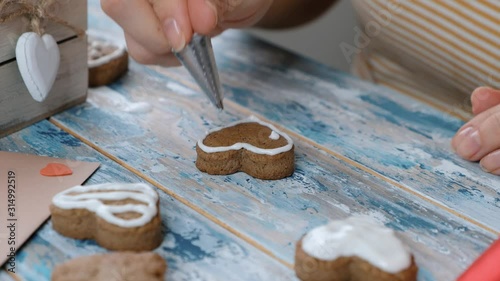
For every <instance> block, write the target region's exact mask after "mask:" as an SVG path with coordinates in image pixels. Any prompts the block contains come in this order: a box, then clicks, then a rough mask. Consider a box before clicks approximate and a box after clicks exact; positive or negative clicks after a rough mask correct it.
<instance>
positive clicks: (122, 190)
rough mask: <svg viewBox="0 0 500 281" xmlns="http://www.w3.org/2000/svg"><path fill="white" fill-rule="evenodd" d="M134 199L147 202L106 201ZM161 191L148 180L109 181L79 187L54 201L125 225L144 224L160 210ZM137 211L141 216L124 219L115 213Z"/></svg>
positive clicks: (56, 197)
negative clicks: (127, 182)
mask: <svg viewBox="0 0 500 281" xmlns="http://www.w3.org/2000/svg"><path fill="white" fill-rule="evenodd" d="M125 199H133V200H136V201H139V202H142V203H144V204H125V205H106V204H104V203H103V201H119V200H125ZM157 202H158V194H157V193H156V191H154V190H153V188H152V187H151V186H149V185H147V184H144V183H136V184H126V183H106V184H98V185H87V186H75V187H72V188H70V189H67V190H65V191H63V192H60V193H58V194H56V196H54V198H53V199H52V203H53V204H54V205H55V206H56V207H58V208H61V209H87V210H88V211H90V212H93V213H95V214H96V215H97V216H99V217H100V218H102V219H104V220H105V221H106V222H108V223H111V224H114V225H117V226H119V227H124V228H132V227H140V226H144V225H145V224H147V223H148V222H150V221H151V220H152V219H153V218H154V217H155V216H156V214H157V213H158V209H157V206H156V204H157ZM127 212H134V213H138V214H140V215H141V216H140V217H138V218H133V219H123V218H120V217H117V216H116V215H115V214H120V213H127Z"/></svg>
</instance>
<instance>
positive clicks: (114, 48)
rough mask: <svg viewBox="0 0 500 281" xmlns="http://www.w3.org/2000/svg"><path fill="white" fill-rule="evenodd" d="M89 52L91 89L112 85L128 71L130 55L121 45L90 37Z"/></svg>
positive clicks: (101, 38)
mask: <svg viewBox="0 0 500 281" xmlns="http://www.w3.org/2000/svg"><path fill="white" fill-rule="evenodd" d="M87 52H88V66H89V86H90V87H99V86H104V85H108V84H111V83H113V82H114V81H116V80H117V79H118V78H120V77H121V76H122V75H124V74H125V73H126V72H127V70H128V53H127V51H126V49H125V47H124V46H123V45H121V44H120V43H116V42H113V41H112V40H109V39H105V38H104V36H103V37H98V36H96V35H89V37H88V43H87Z"/></svg>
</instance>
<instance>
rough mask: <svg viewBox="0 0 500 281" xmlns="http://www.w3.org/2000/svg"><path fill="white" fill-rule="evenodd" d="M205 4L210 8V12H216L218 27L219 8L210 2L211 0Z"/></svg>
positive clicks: (206, 0)
mask: <svg viewBox="0 0 500 281" xmlns="http://www.w3.org/2000/svg"><path fill="white" fill-rule="evenodd" d="M205 3H206V4H207V6H208V7H209V8H210V10H212V11H213V12H214V15H215V25H216V26H217V24H218V23H219V13H218V11H217V7H216V6H215V4H214V3H213V2H212V1H210V0H205Z"/></svg>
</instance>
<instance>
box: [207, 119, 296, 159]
mask: <svg viewBox="0 0 500 281" xmlns="http://www.w3.org/2000/svg"><path fill="white" fill-rule="evenodd" d="M242 123H258V124H260V125H262V126H265V127H268V128H269V129H271V131H272V133H271V135H270V136H269V138H271V139H274V140H277V139H279V137H280V136H282V137H283V138H284V139H285V140H286V141H287V144H286V145H284V146H282V147H278V148H272V149H265V148H260V147H256V146H254V145H251V144H249V143H242V142H238V143H235V144H233V145H231V146H216V147H212V146H207V145H205V144H204V143H203V140H204V139H205V138H206V137H207V136H208V135H209V134H211V133H214V132H217V131H220V130H223V129H226V128H230V127H233V126H236V125H238V124H242ZM273 133H274V134H273ZM276 136H277V137H276ZM198 147H199V148H200V149H201V150H203V151H205V152H206V153H215V152H225V151H230V150H240V149H242V148H244V149H246V150H248V151H251V152H253V153H257V154H263V155H277V154H280V153H283V152H287V151H289V150H290V149H292V147H293V140H292V138H290V137H289V136H288V135H287V134H285V133H283V132H281V131H280V130H278V129H277V128H276V127H275V126H273V125H272V124H269V123H266V122H263V121H261V120H260V119H258V118H257V117H255V116H250V118H248V119H247V120H241V121H236V122H233V123H231V124H229V125H228V126H227V127H221V128H216V129H213V130H210V131H208V133H207V134H206V135H205V137H204V138H203V139H201V140H199V141H198Z"/></svg>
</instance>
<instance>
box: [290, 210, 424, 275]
mask: <svg viewBox="0 0 500 281" xmlns="http://www.w3.org/2000/svg"><path fill="white" fill-rule="evenodd" d="M335 223H336V222H332V223H331V224H329V225H327V226H322V227H319V228H316V229H314V230H313V231H315V233H313V234H312V236H310V237H307V235H309V234H306V235H305V236H304V237H303V238H302V239H301V240H299V241H298V242H297V244H296V251H295V273H296V274H297V277H299V279H300V280H302V281H416V280H417V272H418V268H417V265H416V264H415V260H414V258H413V256H412V255H411V254H410V253H409V252H407V250H406V248H405V247H402V244H401V242H400V241H399V240H395V239H397V238H395V236H394V235H393V233H392V232H391V231H392V230H389V229H382V228H381V227H380V226H370V225H367V224H364V223H363V222H361V224H362V226H361V227H357V225H359V222H356V221H355V220H346V221H344V222H342V223H338V224H336V225H334V224H335ZM366 226H368V227H366ZM328 233H330V234H331V235H329V234H328ZM391 235H392V237H391ZM342 236H344V238H343V237H342ZM384 236H385V237H384ZM365 237H366V238H365ZM304 239H306V242H305V243H307V245H306V247H304V245H303V243H304ZM361 239H366V240H364V241H362V240H361ZM375 244H378V245H375ZM335 251H338V252H335ZM363 252H366V254H363ZM368 260H371V261H373V262H374V263H377V264H372V263H371V262H370V261H368ZM379 262H380V263H379ZM387 270H388V271H390V272H388V271H387Z"/></svg>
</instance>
